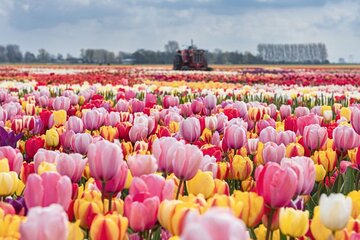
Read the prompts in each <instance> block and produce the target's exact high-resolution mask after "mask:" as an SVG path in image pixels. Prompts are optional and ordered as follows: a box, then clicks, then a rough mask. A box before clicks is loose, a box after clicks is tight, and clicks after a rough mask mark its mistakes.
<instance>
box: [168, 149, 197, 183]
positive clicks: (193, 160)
mask: <svg viewBox="0 0 360 240" xmlns="http://www.w3.org/2000/svg"><path fill="white" fill-rule="evenodd" d="M202 158H203V153H202V151H201V150H200V149H199V148H198V147H196V146H195V145H190V144H182V145H181V146H178V147H177V148H176V149H175V152H173V160H172V165H173V172H174V174H175V176H176V177H178V178H179V179H182V180H190V179H192V178H193V177H194V176H195V175H196V173H197V171H198V170H199V168H200V165H201V161H202Z"/></svg>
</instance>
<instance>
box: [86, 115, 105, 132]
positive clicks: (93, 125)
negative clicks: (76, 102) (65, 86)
mask: <svg viewBox="0 0 360 240" xmlns="http://www.w3.org/2000/svg"><path fill="white" fill-rule="evenodd" d="M101 115H102V114H101V113H100V112H99V111H97V110H88V111H86V112H84V114H83V116H82V121H83V123H84V127H85V128H86V129H87V130H90V131H92V130H96V129H99V127H100V126H101V125H102V116H101Z"/></svg>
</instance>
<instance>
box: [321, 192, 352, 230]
mask: <svg viewBox="0 0 360 240" xmlns="http://www.w3.org/2000/svg"><path fill="white" fill-rule="evenodd" d="M319 207H320V222H321V223H322V224H323V225H324V226H325V227H326V228H328V229H330V230H332V231H337V230H341V229H344V228H345V226H346V225H347V223H348V221H349V219H350V215H351V210H352V201H351V198H349V197H346V196H344V195H343V194H341V193H332V194H330V196H326V195H325V194H322V195H321V197H320V202H319Z"/></svg>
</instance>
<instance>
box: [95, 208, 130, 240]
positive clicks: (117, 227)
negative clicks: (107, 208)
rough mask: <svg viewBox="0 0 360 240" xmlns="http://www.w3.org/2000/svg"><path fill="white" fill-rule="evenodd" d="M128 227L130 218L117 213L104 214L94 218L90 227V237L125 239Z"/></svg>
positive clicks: (114, 239)
mask: <svg viewBox="0 0 360 240" xmlns="http://www.w3.org/2000/svg"><path fill="white" fill-rule="evenodd" d="M127 228H128V219H127V218H126V217H123V216H121V215H119V214H117V213H113V214H108V215H105V216H104V215H102V214H99V215H97V216H96V217H95V218H94V221H93V222H92V224H91V227H90V239H92V240H102V239H108V240H119V239H120V240H122V239H125V235H126V231H127Z"/></svg>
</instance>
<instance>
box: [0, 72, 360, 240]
mask: <svg viewBox="0 0 360 240" xmlns="http://www.w3.org/2000/svg"><path fill="white" fill-rule="evenodd" d="M359 134H360V67H359V66H332V65H329V66H305V65H304V66H256V67H254V66H215V67H214V71H211V72H195V71H172V70H171V68H170V67H167V66H81V65H78V66H75V65H74V66H72V65H58V66H57V65H29V66H27V65H9V66H6V65H2V66H1V65H0V239H24V240H33V239H37V240H47V239H49V240H67V239H69V240H81V239H91V240H107V239H109V240H110V239H111V240H122V239H130V240H141V239H146V240H148V239H153V240H160V239H161V240H167V239H171V240H178V239H184V240H198V239H201V240H208V239H210V240H226V239H231V240H233V239H243V240H248V239H254V240H255V239H259V240H269V239H274V240H280V239H316V240H322V239H323V240H328V239H339V240H340V239H360V135H359Z"/></svg>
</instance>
